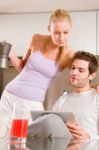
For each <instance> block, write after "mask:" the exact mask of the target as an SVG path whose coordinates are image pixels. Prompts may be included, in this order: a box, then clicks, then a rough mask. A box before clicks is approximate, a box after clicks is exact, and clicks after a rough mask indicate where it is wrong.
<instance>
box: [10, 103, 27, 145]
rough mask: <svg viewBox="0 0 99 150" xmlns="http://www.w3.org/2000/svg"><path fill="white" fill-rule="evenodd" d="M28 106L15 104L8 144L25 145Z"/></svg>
mask: <svg viewBox="0 0 99 150" xmlns="http://www.w3.org/2000/svg"><path fill="white" fill-rule="evenodd" d="M28 116H29V107H28V104H15V105H14V109H13V116H12V123H11V128H10V137H9V142H10V143H18V144H19V143H25V142H26V137H27V131H28Z"/></svg>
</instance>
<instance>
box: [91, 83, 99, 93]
mask: <svg viewBox="0 0 99 150" xmlns="http://www.w3.org/2000/svg"><path fill="white" fill-rule="evenodd" d="M91 87H92V88H95V89H96V91H97V93H99V83H97V84H95V85H93V84H92V85H91Z"/></svg>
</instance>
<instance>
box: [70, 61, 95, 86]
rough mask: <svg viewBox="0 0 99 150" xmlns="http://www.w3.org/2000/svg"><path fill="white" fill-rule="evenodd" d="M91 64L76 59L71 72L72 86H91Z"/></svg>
mask: <svg viewBox="0 0 99 150" xmlns="http://www.w3.org/2000/svg"><path fill="white" fill-rule="evenodd" d="M88 68H89V62H87V61H84V60H80V59H75V60H74V62H73V64H72V67H71V70H70V84H71V85H73V86H74V87H77V88H84V87H86V86H88V85H89V81H90V80H91V79H92V75H89V70H88Z"/></svg>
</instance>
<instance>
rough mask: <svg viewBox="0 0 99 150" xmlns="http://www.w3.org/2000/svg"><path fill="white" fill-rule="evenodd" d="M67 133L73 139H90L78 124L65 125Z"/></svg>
mask: <svg viewBox="0 0 99 150" xmlns="http://www.w3.org/2000/svg"><path fill="white" fill-rule="evenodd" d="M66 126H67V127H68V129H69V131H70V132H71V134H72V136H73V138H74V139H78V140H85V139H90V136H89V134H88V133H86V132H85V131H84V130H83V129H82V128H81V127H80V126H79V125H78V124H73V123H66Z"/></svg>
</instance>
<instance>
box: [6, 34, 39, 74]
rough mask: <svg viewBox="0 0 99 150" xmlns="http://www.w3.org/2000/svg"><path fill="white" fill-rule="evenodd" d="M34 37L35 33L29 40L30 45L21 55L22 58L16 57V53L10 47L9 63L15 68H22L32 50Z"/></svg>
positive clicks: (19, 69)
mask: <svg viewBox="0 0 99 150" xmlns="http://www.w3.org/2000/svg"><path fill="white" fill-rule="evenodd" d="M35 38H36V35H33V36H32V40H31V42H30V46H29V48H28V49H27V51H26V52H25V54H24V56H23V57H22V59H20V58H18V56H17V55H16V53H15V52H14V51H13V50H12V49H11V51H10V53H9V58H10V60H11V63H12V64H13V66H14V67H15V68H16V70H18V71H19V72H20V71H21V70H22V69H23V67H24V65H25V63H26V62H27V60H28V57H29V56H30V54H31V51H32V52H33V50H34V49H33V48H34V46H35Z"/></svg>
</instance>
